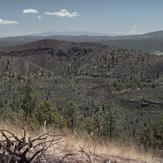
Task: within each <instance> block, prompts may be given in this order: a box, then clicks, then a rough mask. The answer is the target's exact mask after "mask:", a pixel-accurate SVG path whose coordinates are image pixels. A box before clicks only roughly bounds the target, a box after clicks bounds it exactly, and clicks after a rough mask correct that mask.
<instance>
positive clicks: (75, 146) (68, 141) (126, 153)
mask: <svg viewBox="0 0 163 163" xmlns="http://www.w3.org/2000/svg"><path fill="white" fill-rule="evenodd" d="M22 127H23V126H22ZM0 129H7V130H10V131H11V132H13V133H15V134H16V135H17V136H21V133H22V129H21V127H18V126H17V127H16V126H12V125H11V124H7V123H5V124H4V123H0ZM28 131H29V130H28ZM42 132H43V130H40V131H38V132H35V133H33V132H28V135H29V136H36V135H38V134H39V133H41V134H42ZM36 133H37V134H36ZM55 133H56V132H55ZM80 147H82V148H83V149H84V150H85V151H86V152H87V153H88V154H92V155H100V156H105V157H112V156H113V157H114V156H116V157H122V158H127V159H134V160H141V161H145V162H147V163H159V162H160V161H158V160H156V158H153V157H152V155H151V153H150V152H144V151H143V150H140V149H138V148H136V147H134V146H127V145H124V144H116V143H109V142H108V143H107V142H99V141H98V140H94V139H92V138H90V137H88V136H82V137H81V136H74V135H72V134H67V133H66V134H65V135H64V136H63V139H62V141H60V142H59V144H58V145H57V147H55V148H51V149H50V151H49V153H51V154H54V153H55V154H61V156H63V155H64V154H66V153H77V152H79V150H80ZM138 162H139V161H138Z"/></svg>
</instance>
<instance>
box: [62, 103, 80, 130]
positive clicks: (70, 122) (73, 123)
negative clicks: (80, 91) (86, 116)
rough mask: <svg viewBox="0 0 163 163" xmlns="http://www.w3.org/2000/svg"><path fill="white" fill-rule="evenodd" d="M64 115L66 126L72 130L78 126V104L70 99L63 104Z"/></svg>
mask: <svg viewBox="0 0 163 163" xmlns="http://www.w3.org/2000/svg"><path fill="white" fill-rule="evenodd" d="M64 117H65V121H66V124H67V127H68V128H69V129H71V131H72V132H74V131H75V129H77V127H78V126H79V120H80V112H79V106H78V104H77V103H76V102H75V101H73V100H71V101H68V102H67V104H66V105H65V111H64Z"/></svg>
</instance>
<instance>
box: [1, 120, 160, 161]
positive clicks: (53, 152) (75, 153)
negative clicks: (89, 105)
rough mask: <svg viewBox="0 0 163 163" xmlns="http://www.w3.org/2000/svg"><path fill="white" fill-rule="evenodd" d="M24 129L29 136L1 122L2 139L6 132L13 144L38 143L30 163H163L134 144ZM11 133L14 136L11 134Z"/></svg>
mask: <svg viewBox="0 0 163 163" xmlns="http://www.w3.org/2000/svg"><path fill="white" fill-rule="evenodd" d="M24 129H25V130H26V131H27V132H26V133H25V134H24V131H23V129H22V128H20V126H16V125H12V124H11V123H4V122H1V125H0V132H1V134H0V140H4V135H2V133H4V134H5V135H7V136H9V139H10V140H11V142H12V141H13V142H14V140H15V139H16V141H15V142H17V141H18V140H21V142H22V143H23V141H27V142H28V140H29V138H30V141H33V140H34V141H36V143H34V144H32V145H31V146H30V148H29V150H27V154H26V157H25V158H26V159H27V160H28V161H30V160H31V161H32V159H31V158H33V161H36V160H37V162H39V161H40V162H41V161H44V162H45V161H46V162H53V163H54V162H62V163H63V162H71V163H76V162H83V163H84V162H89V163H91V162H93V163H96V162H97V163H99V162H101V163H104V162H107V161H110V162H115V163H117V162H118V163H135V162H136V163H159V162H161V159H160V158H158V157H156V156H154V155H153V153H152V151H151V150H148V151H144V149H143V148H141V147H137V146H135V145H133V144H130V145H129V144H128V145H127V144H124V143H117V142H110V141H102V140H99V139H97V138H93V137H91V136H88V135H87V134H82V135H79V134H72V133H71V132H68V131H67V130H66V131H65V130H64V131H62V132H60V131H57V130H54V128H47V129H46V131H45V130H44V129H43V128H41V129H39V130H35V131H33V130H31V129H30V128H29V127H28V126H24ZM8 131H9V132H10V133H8ZM12 134H14V135H12ZM40 136H41V137H40ZM13 137H14V138H13ZM12 138H13V139H12ZM24 138H25V139H24ZM5 139H6V137H5ZM8 142H9V141H8ZM51 142H52V143H51ZM45 144H46V145H45ZM13 145H14V144H13ZM26 145H27V146H26ZM16 146H21V144H20V143H18V144H16ZM35 146H36V147H37V148H34V149H33V147H35ZM12 147H13V146H12V145H11V146H9V147H8V148H11V149H12ZM26 147H27V148H26ZM13 149H14V148H13ZM26 149H28V143H27V144H24V148H23V149H22V150H21V151H25V150H26ZM32 149H33V150H32ZM18 150H19V149H18ZM0 153H1V150H0ZM35 153H36V154H35ZM6 154H7V155H8V154H9V155H10V157H9V158H10V160H11V158H12V160H14V159H16V158H17V159H19V158H20V157H16V158H15V157H13V156H15V154H14V153H8V152H6ZM22 154H23V152H22ZM34 154H35V155H34ZM11 156H12V157H11ZM20 156H22V155H20ZM32 156H35V157H32ZM0 158H1V155H0ZM22 158H23V157H22Z"/></svg>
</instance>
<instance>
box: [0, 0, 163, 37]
mask: <svg viewBox="0 0 163 163" xmlns="http://www.w3.org/2000/svg"><path fill="white" fill-rule="evenodd" d="M155 30H163V0H0V37H3V36H10V35H23V34H32V33H42V32H51V31H58V32H59V31H89V32H97V33H109V34H110V33H111V34H136V33H145V32H150V31H155Z"/></svg>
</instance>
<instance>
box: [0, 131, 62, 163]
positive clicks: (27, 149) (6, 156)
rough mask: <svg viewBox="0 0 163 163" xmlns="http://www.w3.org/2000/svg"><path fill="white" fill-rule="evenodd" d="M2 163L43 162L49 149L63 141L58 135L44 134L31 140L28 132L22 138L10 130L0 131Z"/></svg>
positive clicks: (0, 158) (0, 157)
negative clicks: (0, 137) (42, 158)
mask: <svg viewBox="0 0 163 163" xmlns="http://www.w3.org/2000/svg"><path fill="white" fill-rule="evenodd" d="M0 134H1V136H2V140H1V141H0V163H31V162H33V161H34V160H37V161H36V162H41V161H40V160H41V157H42V156H44V155H45V152H46V151H47V149H48V148H49V147H51V146H54V145H55V144H56V143H58V141H59V140H60V139H61V138H60V136H58V135H50V134H48V133H45V134H42V135H40V136H38V137H35V138H31V137H28V138H27V136H26V131H25V130H24V134H23V136H22V137H21V138H19V137H18V136H16V135H15V134H13V133H12V132H10V131H8V130H0Z"/></svg>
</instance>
